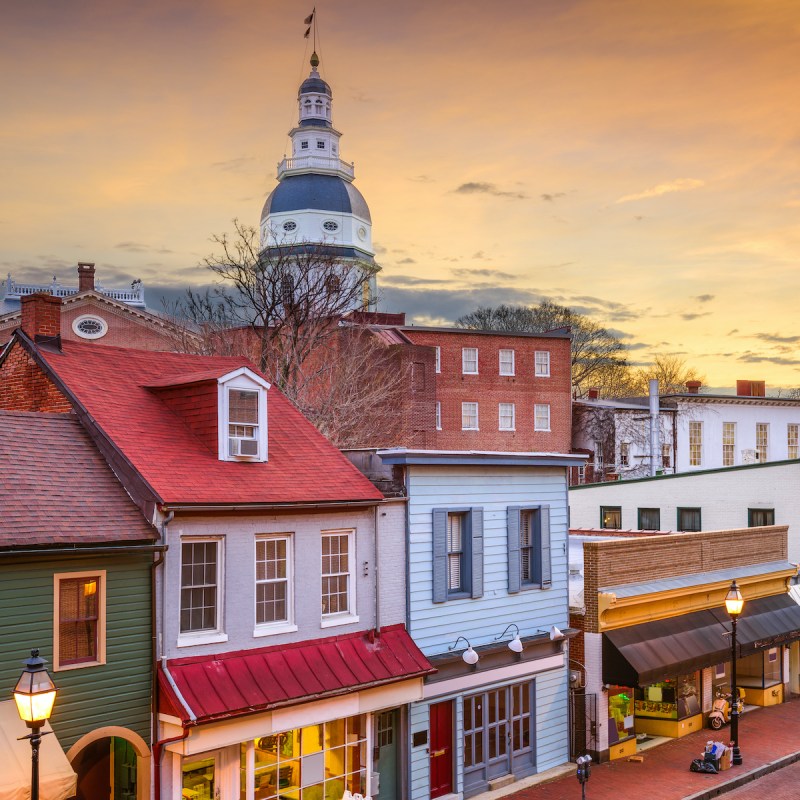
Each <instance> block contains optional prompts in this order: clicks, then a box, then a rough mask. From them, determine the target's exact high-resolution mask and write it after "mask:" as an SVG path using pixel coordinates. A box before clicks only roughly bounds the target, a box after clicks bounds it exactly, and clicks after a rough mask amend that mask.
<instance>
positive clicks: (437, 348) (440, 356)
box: [433, 345, 442, 372]
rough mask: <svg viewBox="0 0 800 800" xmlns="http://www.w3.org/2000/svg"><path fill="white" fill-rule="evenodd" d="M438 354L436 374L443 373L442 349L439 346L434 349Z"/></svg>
mask: <svg viewBox="0 0 800 800" xmlns="http://www.w3.org/2000/svg"><path fill="white" fill-rule="evenodd" d="M433 350H434V352H435V353H436V372H441V371H442V348H441V347H439V346H438V345H437V346H436V347H434V348H433Z"/></svg>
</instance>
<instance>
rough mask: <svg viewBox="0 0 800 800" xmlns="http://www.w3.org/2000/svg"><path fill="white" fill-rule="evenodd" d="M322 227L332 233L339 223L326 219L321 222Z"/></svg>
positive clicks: (336, 229)
mask: <svg viewBox="0 0 800 800" xmlns="http://www.w3.org/2000/svg"><path fill="white" fill-rule="evenodd" d="M322 227H323V228H325V230H326V231H330V232H331V233H333V232H334V231H338V230H339V223H338V222H334V221H333V220H332V219H328V220H325V222H323V223H322Z"/></svg>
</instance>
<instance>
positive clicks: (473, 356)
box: [461, 347, 478, 375]
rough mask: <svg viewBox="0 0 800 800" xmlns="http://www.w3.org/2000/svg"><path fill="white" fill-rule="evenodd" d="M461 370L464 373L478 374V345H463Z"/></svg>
mask: <svg viewBox="0 0 800 800" xmlns="http://www.w3.org/2000/svg"><path fill="white" fill-rule="evenodd" d="M461 372H462V373H463V374H464V375H477V374H478V348H477V347H462V348H461Z"/></svg>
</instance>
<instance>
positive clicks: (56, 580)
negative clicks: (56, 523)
mask: <svg viewBox="0 0 800 800" xmlns="http://www.w3.org/2000/svg"><path fill="white" fill-rule="evenodd" d="M94 577H97V578H98V583H99V586H98V587H97V660H96V661H82V662H81V663H80V664H64V665H63V666H62V665H61V659H60V649H61V648H60V637H61V630H60V624H59V621H60V608H59V600H60V597H61V592H60V588H61V587H60V583H61V581H65V580H74V579H75V578H94ZM105 663H106V570H104V569H90V570H86V571H84V572H56V573H55V574H54V575H53V672H67V671H68V670H72V669H83V668H84V667H96V666H98V665H100V664H105Z"/></svg>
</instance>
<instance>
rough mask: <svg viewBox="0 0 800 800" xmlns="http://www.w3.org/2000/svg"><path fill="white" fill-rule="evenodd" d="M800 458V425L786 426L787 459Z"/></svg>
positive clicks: (789, 424) (788, 424)
mask: <svg viewBox="0 0 800 800" xmlns="http://www.w3.org/2000/svg"><path fill="white" fill-rule="evenodd" d="M798 457H800V424H798V423H796V422H788V423H787V424H786V458H798Z"/></svg>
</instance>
